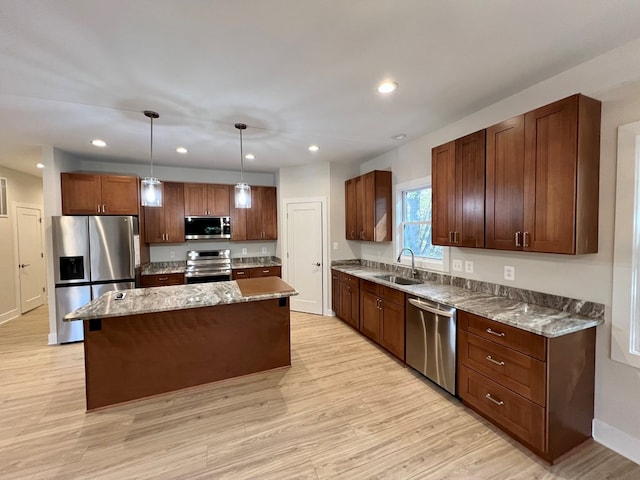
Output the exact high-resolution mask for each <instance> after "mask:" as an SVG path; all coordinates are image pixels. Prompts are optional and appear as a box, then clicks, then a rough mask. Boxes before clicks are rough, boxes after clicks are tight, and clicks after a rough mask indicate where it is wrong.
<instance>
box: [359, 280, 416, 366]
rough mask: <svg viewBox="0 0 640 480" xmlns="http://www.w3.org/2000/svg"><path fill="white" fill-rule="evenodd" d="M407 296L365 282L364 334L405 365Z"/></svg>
mask: <svg viewBox="0 0 640 480" xmlns="http://www.w3.org/2000/svg"><path fill="white" fill-rule="evenodd" d="M404 300H405V298H404V293H403V292H401V291H400V290H396V289H394V288H389V287H385V286H384V285H379V284H377V283H373V282H369V281H366V280H362V281H361V282H360V331H361V332H362V333H363V334H364V335H366V336H367V337H369V338H370V339H371V340H373V341H374V342H376V343H378V344H379V345H381V346H382V347H384V348H385V349H387V350H388V351H389V352H391V353H392V354H393V355H395V356H396V357H398V358H399V359H400V360H402V361H404V343H405V342H404V335H405V328H404Z"/></svg>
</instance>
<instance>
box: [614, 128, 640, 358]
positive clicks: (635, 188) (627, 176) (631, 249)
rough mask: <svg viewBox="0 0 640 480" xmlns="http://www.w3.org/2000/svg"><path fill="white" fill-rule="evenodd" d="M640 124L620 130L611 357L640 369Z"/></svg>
mask: <svg viewBox="0 0 640 480" xmlns="http://www.w3.org/2000/svg"><path fill="white" fill-rule="evenodd" d="M638 182H640V122H634V123H630V124H627V125H621V126H619V127H618V164H617V179H616V207H615V209H616V211H615V224H614V230H615V236H614V253H613V282H612V302H611V304H612V305H611V306H612V308H611V317H612V318H611V358H612V359H613V360H615V361H618V362H621V363H624V364H626V365H630V366H632V367H635V368H640V184H639V183H638Z"/></svg>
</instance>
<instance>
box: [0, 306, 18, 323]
mask: <svg viewBox="0 0 640 480" xmlns="http://www.w3.org/2000/svg"><path fill="white" fill-rule="evenodd" d="M19 316H20V312H19V311H18V309H17V308H14V309H13V310H9V311H8V312H5V313H3V314H2V315H0V323H5V322H8V321H9V320H13V319H14V318H18V317H19Z"/></svg>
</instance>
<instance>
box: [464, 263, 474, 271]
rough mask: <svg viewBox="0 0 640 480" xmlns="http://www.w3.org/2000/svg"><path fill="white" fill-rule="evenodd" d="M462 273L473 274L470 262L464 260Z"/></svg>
mask: <svg viewBox="0 0 640 480" xmlns="http://www.w3.org/2000/svg"><path fill="white" fill-rule="evenodd" d="M464 271H465V272H467V273H473V262H472V261H471V260H465V262H464Z"/></svg>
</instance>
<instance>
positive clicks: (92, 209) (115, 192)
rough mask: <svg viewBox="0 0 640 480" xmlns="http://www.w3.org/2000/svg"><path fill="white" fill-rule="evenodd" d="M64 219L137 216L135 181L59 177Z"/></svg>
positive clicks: (112, 177)
mask: <svg viewBox="0 0 640 480" xmlns="http://www.w3.org/2000/svg"><path fill="white" fill-rule="evenodd" d="M60 181H61V187H62V213H63V215H138V208H139V204H140V195H139V190H138V178H137V177H130V176H125V175H98V174H88V173H61V174H60Z"/></svg>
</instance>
